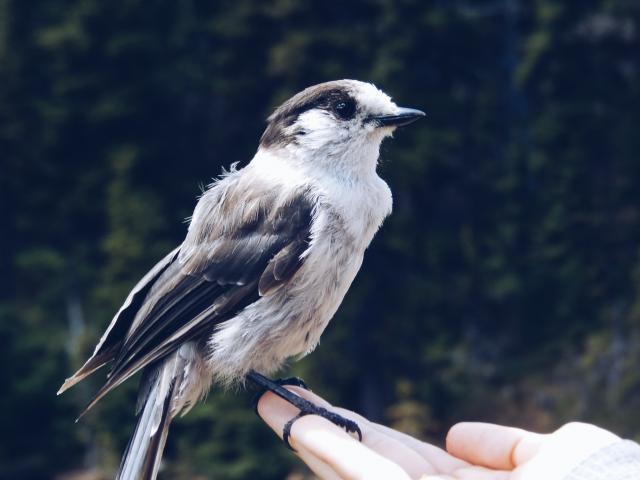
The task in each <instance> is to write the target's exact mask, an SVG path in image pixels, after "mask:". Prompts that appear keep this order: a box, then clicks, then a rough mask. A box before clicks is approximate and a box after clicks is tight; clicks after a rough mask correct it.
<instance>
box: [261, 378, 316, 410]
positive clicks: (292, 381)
mask: <svg viewBox="0 0 640 480" xmlns="http://www.w3.org/2000/svg"><path fill="white" fill-rule="evenodd" d="M269 381H270V382H273V383H275V384H277V385H280V386H281V387H282V386H285V385H291V386H294V387H300V388H304V389H305V390H308V391H309V392H310V391H311V389H310V388H309V385H307V383H306V382H305V381H304V380H302V379H301V378H300V377H287V378H278V379H276V380H269ZM268 391H269V388H268V387H266V386H264V385H260V386H259V387H258V391H257V392H256V393H255V395H254V396H253V398H252V399H251V404H252V405H253V411H254V412H255V414H256V415H258V402H259V401H260V399H261V398H262V395H264V394H265V393H266V392H268ZM258 416H260V415H258Z"/></svg>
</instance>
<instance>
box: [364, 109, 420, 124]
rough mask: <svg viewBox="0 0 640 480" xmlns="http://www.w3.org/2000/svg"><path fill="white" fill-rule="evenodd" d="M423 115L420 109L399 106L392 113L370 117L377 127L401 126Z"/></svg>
mask: <svg viewBox="0 0 640 480" xmlns="http://www.w3.org/2000/svg"><path fill="white" fill-rule="evenodd" d="M424 116H425V113H424V112H423V111H421V110H416V109H415V108H402V107H400V108H398V111H397V112H396V113H394V114H393V115H380V116H374V117H371V120H372V121H374V122H376V123H377V125H378V126H379V127H402V126H404V125H409V124H410V123H413V122H415V121H416V120H418V119H419V118H421V117H424Z"/></svg>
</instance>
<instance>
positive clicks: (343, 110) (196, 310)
mask: <svg viewBox="0 0 640 480" xmlns="http://www.w3.org/2000/svg"><path fill="white" fill-rule="evenodd" d="M424 115H425V114H424V112H422V111H420V110H416V109H412V108H403V107H399V106H397V105H396V104H395V103H394V102H393V101H392V100H391V98H390V97H389V96H388V95H387V94H385V93H384V92H383V91H381V90H379V89H378V88H377V87H376V86H374V85H373V84H371V83H367V82H361V81H357V80H348V79H344V80H335V81H329V82H324V83H320V84H317V85H313V86H310V87H308V88H306V89H304V90H302V91H301V92H299V93H297V94H295V95H294V96H293V97H291V98H290V99H288V100H286V101H285V102H284V103H283V104H282V105H280V106H279V107H278V108H276V109H275V111H274V112H273V113H272V114H271V115H270V116H269V117H268V119H267V125H266V129H265V130H264V133H263V134H262V136H261V138H260V141H259V145H258V148H257V152H256V153H255V155H254V157H253V158H252V159H251V161H250V162H249V163H248V164H247V165H246V166H244V167H243V168H238V167H237V163H236V164H232V165H231V166H230V167H229V169H228V170H225V171H223V173H222V175H221V176H220V177H219V178H217V179H216V180H214V182H213V183H212V184H211V185H209V186H208V187H207V188H206V189H205V191H204V192H203V193H202V195H201V196H200V198H199V200H198V202H197V204H196V206H195V209H194V212H193V215H192V217H191V219H190V222H189V227H188V230H187V233H186V237H185V239H184V241H183V242H182V244H180V245H179V246H178V247H177V248H175V249H174V250H173V251H171V252H169V253H168V254H167V255H166V256H165V257H164V258H163V259H162V260H160V261H159V262H158V263H157V264H156V265H155V266H154V267H153V268H151V270H150V271H149V272H148V273H147V274H146V275H145V276H144V277H143V278H142V279H141V280H140V281H139V282H138V283H137V284H136V285H135V286H134V287H133V289H132V290H131V292H130V293H129V295H128V296H127V298H126V299H125V301H124V304H123V305H122V307H121V308H120V310H119V311H118V312H117V313H116V314H115V316H114V317H113V320H112V321H111V323H110V324H109V326H108V327H107V329H106V331H105V332H104V334H103V335H102V337H101V339H100V340H99V342H98V344H97V346H96V347H95V350H94V352H93V354H92V355H91V357H90V358H89V359H88V360H87V361H86V363H85V364H84V365H83V366H82V367H81V368H80V369H79V370H78V371H77V372H76V373H75V374H73V375H72V376H71V377H69V378H67V379H66V381H65V382H64V384H63V385H62V386H61V387H60V390H59V391H58V394H61V393H62V392H64V391H65V390H67V389H68V388H70V387H71V386H73V385H75V384H77V383H78V382H80V381H81V380H83V379H85V378H86V377H87V376H89V375H91V374H92V373H94V372H95V371H96V370H98V369H100V368H101V367H102V366H104V365H107V364H109V365H110V371H109V373H108V375H107V378H106V381H105V382H104V384H103V386H102V387H101V388H100V389H99V390H98V392H97V393H96V394H95V396H94V397H93V399H92V400H91V401H90V403H89V404H88V405H87V407H86V408H85V409H84V410H83V411H82V413H81V415H80V416H82V415H84V414H85V413H86V412H87V411H88V410H89V409H91V408H92V407H93V406H94V405H95V404H96V403H97V402H98V401H99V400H100V399H102V398H103V397H104V396H105V395H106V394H108V393H109V392H111V391H112V390H113V389H114V388H116V387H117V386H119V385H120V384H122V383H123V382H124V381H126V380H128V379H129V378H130V377H132V376H133V375H134V374H136V373H138V372H142V376H141V380H140V385H139V393H138V402H137V405H136V415H137V423H136V426H135V429H134V432H133V435H132V437H131V439H130V441H129V444H128V445H127V448H126V450H125V452H124V454H123V457H122V461H121V464H120V467H119V471H118V473H117V476H116V478H117V479H120V480H137V479H144V480H152V479H155V478H156V476H157V474H158V471H159V467H160V462H161V458H162V452H163V449H164V446H165V443H166V440H167V435H168V430H169V425H170V423H171V421H172V419H173V418H175V417H176V416H177V415H178V414H185V413H187V412H188V411H189V410H190V409H191V408H192V407H193V405H194V404H196V403H197V402H199V401H200V400H202V399H203V397H204V396H205V395H206V393H207V392H208V391H209V389H210V388H211V387H212V386H213V385H216V386H217V387H218V388H230V387H234V386H244V385H245V383H246V382H250V383H254V384H256V385H257V386H258V387H259V388H261V389H264V390H270V391H272V392H274V393H275V394H276V395H279V396H280V397H282V398H284V399H285V400H287V401H289V402H290V403H292V404H294V405H295V406H297V407H298V408H299V409H300V414H299V416H301V415H306V414H318V415H321V416H323V417H325V418H327V419H329V420H330V421H332V422H333V423H335V424H337V425H340V426H342V427H344V428H345V429H346V430H347V431H349V432H352V433H354V432H355V433H357V434H358V436H359V437H360V438H361V433H360V429H359V427H358V426H357V424H355V423H354V422H352V421H351V420H348V419H345V418H343V417H341V416H340V415H338V414H335V413H333V412H330V411H328V410H326V409H323V408H320V407H318V406H315V405H314V404H312V403H311V402H308V401H307V400H305V399H303V398H302V397H300V396H298V395H296V394H295V393H293V392H292V391H290V390H289V389H286V388H284V387H283V385H286V384H287V382H286V381H273V380H271V379H269V378H268V377H269V375H272V374H273V373H274V372H276V371H277V370H278V369H280V368H281V367H282V365H283V364H284V363H285V362H286V361H288V360H289V359H296V358H301V357H304V356H305V355H307V354H309V353H310V352H311V351H312V350H314V348H315V347H316V345H317V344H318V342H319V340H320V336H321V334H322V332H323V331H324V330H325V327H327V324H328V323H329V321H330V320H331V318H332V317H333V316H334V314H335V312H336V311H337V309H338V307H339V305H340V303H341V302H342V300H343V298H344V296H345V294H346V293H347V290H348V289H349V287H350V285H351V283H352V281H353V280H354V278H355V276H356V274H357V272H358V270H359V269H360V267H361V265H362V262H363V256H364V253H365V250H366V249H367V247H368V246H369V244H370V243H371V241H372V239H373V237H374V235H375V233H376V232H377V231H378V229H379V227H380V226H381V224H382V223H383V221H384V219H385V218H386V217H387V216H388V215H389V214H390V213H391V210H392V203H393V202H392V194H391V191H390V189H389V187H388V185H387V184H386V182H385V181H384V180H382V178H381V177H380V176H379V175H378V173H377V165H378V160H379V152H380V145H381V143H382V141H383V140H384V139H385V138H387V137H389V136H391V135H392V134H393V132H394V130H395V129H396V128H397V127H400V126H404V125H408V124H410V123H412V122H413V121H415V120H417V119H419V118H421V117H423V116H424ZM290 383H295V381H292V382H290ZM300 384H302V383H300ZM264 390H263V391H264ZM296 418H298V417H296ZM293 421H295V419H292V421H291V422H289V423H288V424H287V425H286V426H285V432H283V433H284V440H285V443H287V445H288V435H289V431H288V430H289V429H290V426H291V424H292V422H293Z"/></svg>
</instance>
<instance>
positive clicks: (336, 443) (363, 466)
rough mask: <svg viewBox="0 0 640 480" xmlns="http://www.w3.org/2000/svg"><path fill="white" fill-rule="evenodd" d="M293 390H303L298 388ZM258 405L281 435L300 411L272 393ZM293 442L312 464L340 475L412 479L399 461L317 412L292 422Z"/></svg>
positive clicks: (307, 394)
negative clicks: (323, 466)
mask: <svg viewBox="0 0 640 480" xmlns="http://www.w3.org/2000/svg"><path fill="white" fill-rule="evenodd" d="M291 390H295V391H296V393H299V392H300V391H299V390H298V389H295V388H291ZM300 393H302V392H300ZM304 393H305V397H307V398H308V397H309V396H310V395H311V394H310V393H309V392H304ZM314 403H318V404H323V403H325V402H323V401H320V399H319V398H318V400H315V399H314ZM323 406H324V405H323ZM258 409H259V412H260V416H261V417H262V418H263V419H264V420H265V422H267V424H268V425H269V426H270V427H271V428H272V429H273V430H274V431H275V432H276V433H277V434H278V435H280V436H281V435H282V428H283V426H284V424H285V423H286V422H287V421H289V420H290V419H291V418H293V417H294V416H295V415H296V414H297V413H298V410H297V409H296V408H295V407H293V406H292V405H290V404H289V403H288V402H286V401H284V400H282V399H280V398H279V397H276V396H275V395H273V394H271V393H266V394H265V395H264V396H263V398H262V399H261V400H260V402H259V403H258ZM365 428H366V427H365ZM363 434H365V435H366V431H364V430H363ZM290 442H291V445H292V446H293V447H294V448H295V449H296V450H297V453H298V455H299V456H300V457H301V458H302V459H303V460H304V461H305V462H307V464H308V465H309V466H310V467H312V468H313V466H314V465H327V466H329V467H330V468H331V469H332V470H333V471H334V472H335V473H337V475H338V476H339V477H340V478H349V479H359V478H363V479H364V478H367V479H369V478H371V479H388V478H394V479H395V478H397V479H400V480H408V479H409V476H408V475H407V473H406V472H405V471H404V470H403V468H401V467H400V466H399V465H398V464H396V463H394V462H392V461H391V460H389V459H387V458H385V457H383V456H382V455H380V454H378V453H377V452H376V451H374V450H372V449H370V448H368V447H367V445H365V444H362V443H360V442H358V441H356V440H354V439H353V438H352V437H351V436H350V435H348V434H347V433H346V432H344V431H343V430H342V429H341V428H339V427H336V426H335V425H334V424H332V423H331V422H329V421H328V420H325V419H324V418H321V417H319V416H316V415H308V416H304V417H302V418H300V419H299V420H297V421H296V422H295V423H294V424H293V426H292V427H291V437H290ZM317 473H320V472H317Z"/></svg>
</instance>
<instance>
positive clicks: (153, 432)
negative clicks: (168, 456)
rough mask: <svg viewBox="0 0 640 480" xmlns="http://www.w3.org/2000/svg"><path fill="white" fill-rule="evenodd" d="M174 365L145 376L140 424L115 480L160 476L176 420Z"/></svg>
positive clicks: (140, 401) (141, 393)
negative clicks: (170, 428) (168, 435)
mask: <svg viewBox="0 0 640 480" xmlns="http://www.w3.org/2000/svg"><path fill="white" fill-rule="evenodd" d="M173 363H174V362H167V363H164V364H163V365H162V366H160V367H159V368H157V369H154V371H152V372H150V373H147V372H145V377H144V378H143V380H142V384H141V386H140V393H139V397H138V423H137V424H136V428H135V430H134V432H133V436H132V437H131V440H129V444H128V445H127V449H126V450H125V452H124V455H123V456H122V461H121V463H120V470H119V471H118V475H117V476H116V480H154V479H155V478H156V476H157V475H158V469H159V468H160V461H161V460H162V451H163V450H164V445H165V443H166V441H167V434H168V433H169V424H170V423H171V420H172V419H173V417H174V416H175V412H172V399H173V398H174V390H175V385H176V378H175V374H176V373H177V372H175V369H174V368H173V365H172V364H173ZM180 374H182V372H180Z"/></svg>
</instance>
